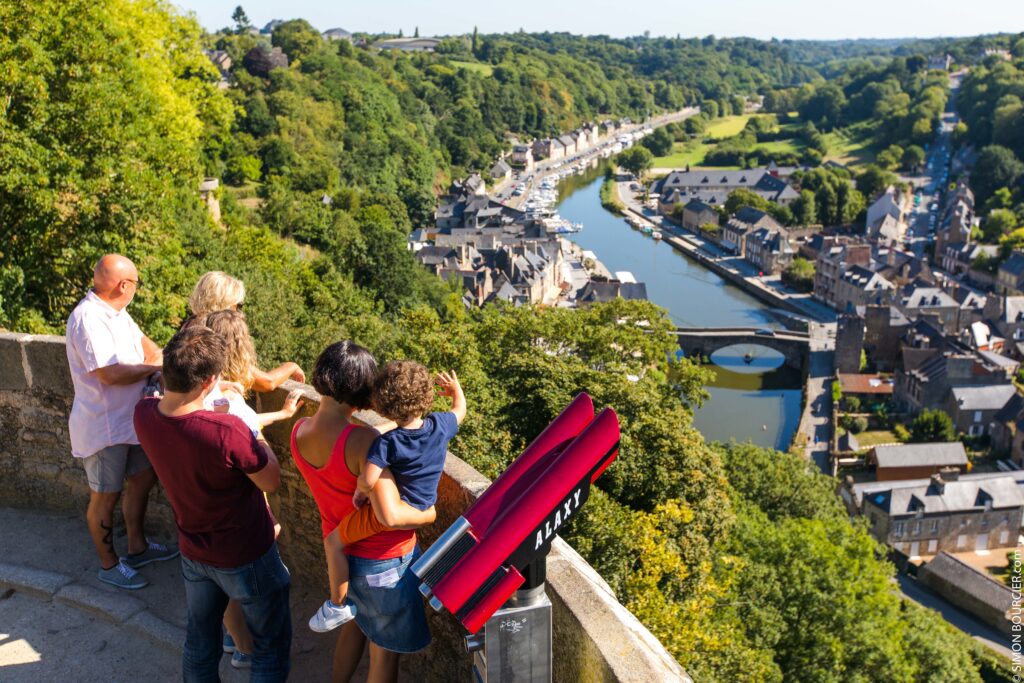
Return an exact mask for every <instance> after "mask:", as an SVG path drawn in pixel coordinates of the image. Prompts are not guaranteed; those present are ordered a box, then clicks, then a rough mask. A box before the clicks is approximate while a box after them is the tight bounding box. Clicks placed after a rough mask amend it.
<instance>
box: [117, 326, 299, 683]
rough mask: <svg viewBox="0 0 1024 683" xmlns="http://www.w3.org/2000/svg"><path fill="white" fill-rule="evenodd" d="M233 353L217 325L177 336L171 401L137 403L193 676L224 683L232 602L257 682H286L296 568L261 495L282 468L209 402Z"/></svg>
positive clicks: (171, 354) (167, 365)
mask: <svg viewBox="0 0 1024 683" xmlns="http://www.w3.org/2000/svg"><path fill="white" fill-rule="evenodd" d="M226 358H227V343H226V342H225V341H224V339H223V337H221V336H220V335H218V334H217V333H215V332H214V331H213V330H211V329H209V328H206V327H201V326H192V327H189V328H188V329H185V330H183V331H181V332H179V333H178V334H176V335H175V336H174V338H173V339H171V341H170V343H169V344H168V345H167V348H165V349H164V358H163V380H164V386H165V393H164V397H163V398H162V399H155V398H148V399H143V400H142V401H140V402H139V404H138V405H137V406H136V408H135V431H136V433H137V435H138V437H139V441H140V442H141V443H142V447H143V448H144V449H145V451H146V453H147V454H148V455H149V459H150V462H151V463H152V464H153V469H154V470H155V471H156V474H157V477H158V478H159V479H160V482H161V483H162V484H163V487H164V490H165V491H166V492H167V498H168V499H169V500H170V501H171V507H172V508H173V509H174V519H175V521H176V522H177V524H178V536H179V546H180V548H181V564H182V574H183V576H184V579H185V598H186V601H187V604H188V627H187V630H186V635H185V648H184V652H183V655H182V662H183V664H182V668H183V676H184V679H185V681H186V682H191V681H215V680H217V669H218V665H219V662H220V657H221V654H222V652H221V644H222V642H221V620H222V619H223V617H224V609H225V607H226V606H227V603H228V599H229V598H230V599H234V600H237V601H238V602H239V603H240V604H241V606H242V612H243V613H244V615H245V622H246V624H247V625H248V627H249V630H250V631H251V632H252V637H253V645H254V647H253V653H252V680H259V681H284V680H285V679H286V678H287V677H288V670H289V654H288V653H289V649H290V647H291V640H292V624H291V612H290V611H289V608H288V586H289V578H288V569H287V568H286V567H285V566H284V564H283V563H282V562H281V556H280V555H279V554H278V552H277V544H276V543H275V542H274V522H273V520H272V518H271V516H270V512H269V511H268V510H267V504H266V501H265V500H264V497H263V492H268V493H269V492H272V491H275V490H277V487H278V486H279V485H280V483H281V469H280V466H279V465H278V462H277V458H275V457H274V452H273V451H272V450H271V449H270V446H269V445H268V444H267V442H266V441H264V440H263V438H262V436H259V435H255V434H253V432H252V431H250V429H249V428H248V427H247V426H246V425H245V423H244V422H243V421H242V420H241V419H240V418H238V417H236V416H234V415H230V414H227V413H215V412H212V411H209V410H205V409H204V408H203V399H204V398H205V397H206V395H207V394H209V393H210V391H211V389H213V387H214V386H216V385H217V382H218V381H219V380H220V373H221V370H222V369H223V367H224V363H225V360H226Z"/></svg>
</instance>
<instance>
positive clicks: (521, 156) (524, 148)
mask: <svg viewBox="0 0 1024 683" xmlns="http://www.w3.org/2000/svg"><path fill="white" fill-rule="evenodd" d="M508 161H509V163H510V164H511V165H513V166H516V167H517V168H522V169H523V170H524V171H532V170H533V149H532V148H531V147H530V145H512V156H510V157H509V159H508Z"/></svg>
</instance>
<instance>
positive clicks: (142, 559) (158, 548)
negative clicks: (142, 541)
mask: <svg viewBox="0 0 1024 683" xmlns="http://www.w3.org/2000/svg"><path fill="white" fill-rule="evenodd" d="M178 555H179V552H178V548H177V546H173V545H172V546H170V547H168V546H166V545H163V544H161V543H150V544H149V547H148V548H146V549H145V550H143V551H142V552H141V553H136V554H134V555H128V556H127V557H122V558H121V561H122V562H124V563H125V564H127V565H128V566H129V567H132V568H133V569H138V568H139V567H145V566H146V565H147V564H149V563H151V562H163V561H164V560H170V559H173V558H175V557H177V556H178Z"/></svg>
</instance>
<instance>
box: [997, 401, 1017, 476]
mask: <svg viewBox="0 0 1024 683" xmlns="http://www.w3.org/2000/svg"><path fill="white" fill-rule="evenodd" d="M992 451H993V452H995V453H999V454H1001V455H1008V456H1009V458H1010V460H1012V461H1013V462H1014V463H1015V464H1016V465H1017V466H1018V467H1021V468H1022V469H1024V396H1021V395H1020V394H1016V395H1014V396H1011V397H1010V400H1009V401H1007V403H1006V405H1005V406H1003V409H1002V410H1000V411H999V412H998V413H996V416H995V419H994V420H993V425H992Z"/></svg>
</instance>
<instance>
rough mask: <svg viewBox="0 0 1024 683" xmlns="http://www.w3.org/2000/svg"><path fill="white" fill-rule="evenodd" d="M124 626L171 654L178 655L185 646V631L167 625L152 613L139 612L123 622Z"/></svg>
mask: <svg viewBox="0 0 1024 683" xmlns="http://www.w3.org/2000/svg"><path fill="white" fill-rule="evenodd" d="M125 626H127V627H129V628H131V629H134V630H135V632H136V633H139V634H141V635H143V636H145V637H147V638H149V639H150V640H152V641H153V642H154V643H156V644H157V645H160V646H161V647H163V648H165V649H167V650H170V651H171V652H179V653H180V652H181V648H182V647H183V646H184V644H185V629H183V628H178V627H177V626H175V625H173V624H168V623H167V622H166V621H164V620H163V619H161V618H160V617H158V616H155V615H154V614H153V613H152V612H148V611H142V612H139V613H138V614H136V615H135V616H133V617H132V618H131V619H129V620H128V621H127V622H125Z"/></svg>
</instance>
